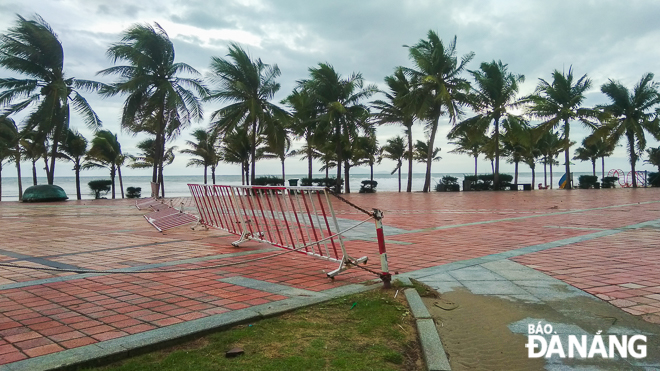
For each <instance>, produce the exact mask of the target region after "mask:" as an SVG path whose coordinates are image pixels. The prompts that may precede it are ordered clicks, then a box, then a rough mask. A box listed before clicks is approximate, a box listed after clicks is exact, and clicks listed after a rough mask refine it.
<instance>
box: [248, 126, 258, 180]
mask: <svg viewBox="0 0 660 371" xmlns="http://www.w3.org/2000/svg"><path fill="white" fill-rule="evenodd" d="M250 156H251V157H252V169H250V171H251V173H250V174H251V175H250V184H254V179H255V178H256V177H257V175H256V169H255V167H256V166H255V165H256V163H257V120H256V119H255V120H254V121H253V122H252V153H251V154H250Z"/></svg>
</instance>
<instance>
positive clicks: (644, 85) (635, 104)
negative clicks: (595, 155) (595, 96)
mask: <svg viewBox="0 0 660 371" xmlns="http://www.w3.org/2000/svg"><path fill="white" fill-rule="evenodd" d="M659 86H660V85H659V84H658V83H657V82H654V81H653V74H652V73H647V74H644V75H643V76H642V79H641V80H640V81H639V82H638V83H637V84H636V85H635V86H634V87H633V89H632V91H629V90H628V88H626V87H625V86H623V85H622V84H621V83H620V82H617V81H613V80H610V81H609V82H608V83H605V84H603V86H601V88H600V90H601V91H602V92H603V93H604V94H605V95H607V97H608V98H609V99H610V101H611V103H610V104H609V105H605V106H600V107H599V108H601V109H602V110H604V111H605V112H606V113H608V114H609V115H611V116H612V117H613V120H611V122H610V123H608V124H605V125H604V126H602V127H601V128H599V129H598V130H596V132H595V133H594V134H596V135H599V136H601V137H602V136H603V135H604V134H605V133H607V134H608V136H609V138H608V140H607V141H608V142H610V143H618V142H619V140H620V139H621V138H623V137H624V136H625V137H626V139H627V140H628V154H629V155H630V167H631V169H632V184H633V187H634V188H635V187H637V177H636V176H635V164H636V163H637V160H639V156H640V154H641V153H642V152H643V151H644V149H646V138H645V136H644V132H645V131H646V132H648V133H649V134H651V135H652V136H653V137H654V138H655V139H657V140H660V122H659V119H658V116H657V114H656V113H655V112H650V111H651V110H652V109H653V108H654V107H655V106H656V105H657V104H658V103H660V94H659V93H658V87H659Z"/></svg>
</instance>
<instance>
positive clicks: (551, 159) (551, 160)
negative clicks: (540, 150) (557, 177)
mask: <svg viewBox="0 0 660 371" xmlns="http://www.w3.org/2000/svg"><path fill="white" fill-rule="evenodd" d="M552 162H553V158H552V157H550V189H552Z"/></svg>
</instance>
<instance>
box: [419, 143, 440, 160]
mask: <svg viewBox="0 0 660 371" xmlns="http://www.w3.org/2000/svg"><path fill="white" fill-rule="evenodd" d="M438 153H440V147H436V148H434V149H433V152H431V155H430V156H429V142H422V141H421V140H418V141H417V142H416V143H415V151H414V152H413V158H414V159H415V160H416V161H417V162H419V163H426V162H427V161H428V159H429V157H431V161H440V160H442V157H440V156H438Z"/></svg>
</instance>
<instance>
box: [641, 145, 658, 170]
mask: <svg viewBox="0 0 660 371" xmlns="http://www.w3.org/2000/svg"><path fill="white" fill-rule="evenodd" d="M646 155H647V156H649V159H648V160H644V162H646V163H647V164H651V165H653V166H657V167H658V171H660V147H658V148H649V149H647V150H646Z"/></svg>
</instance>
